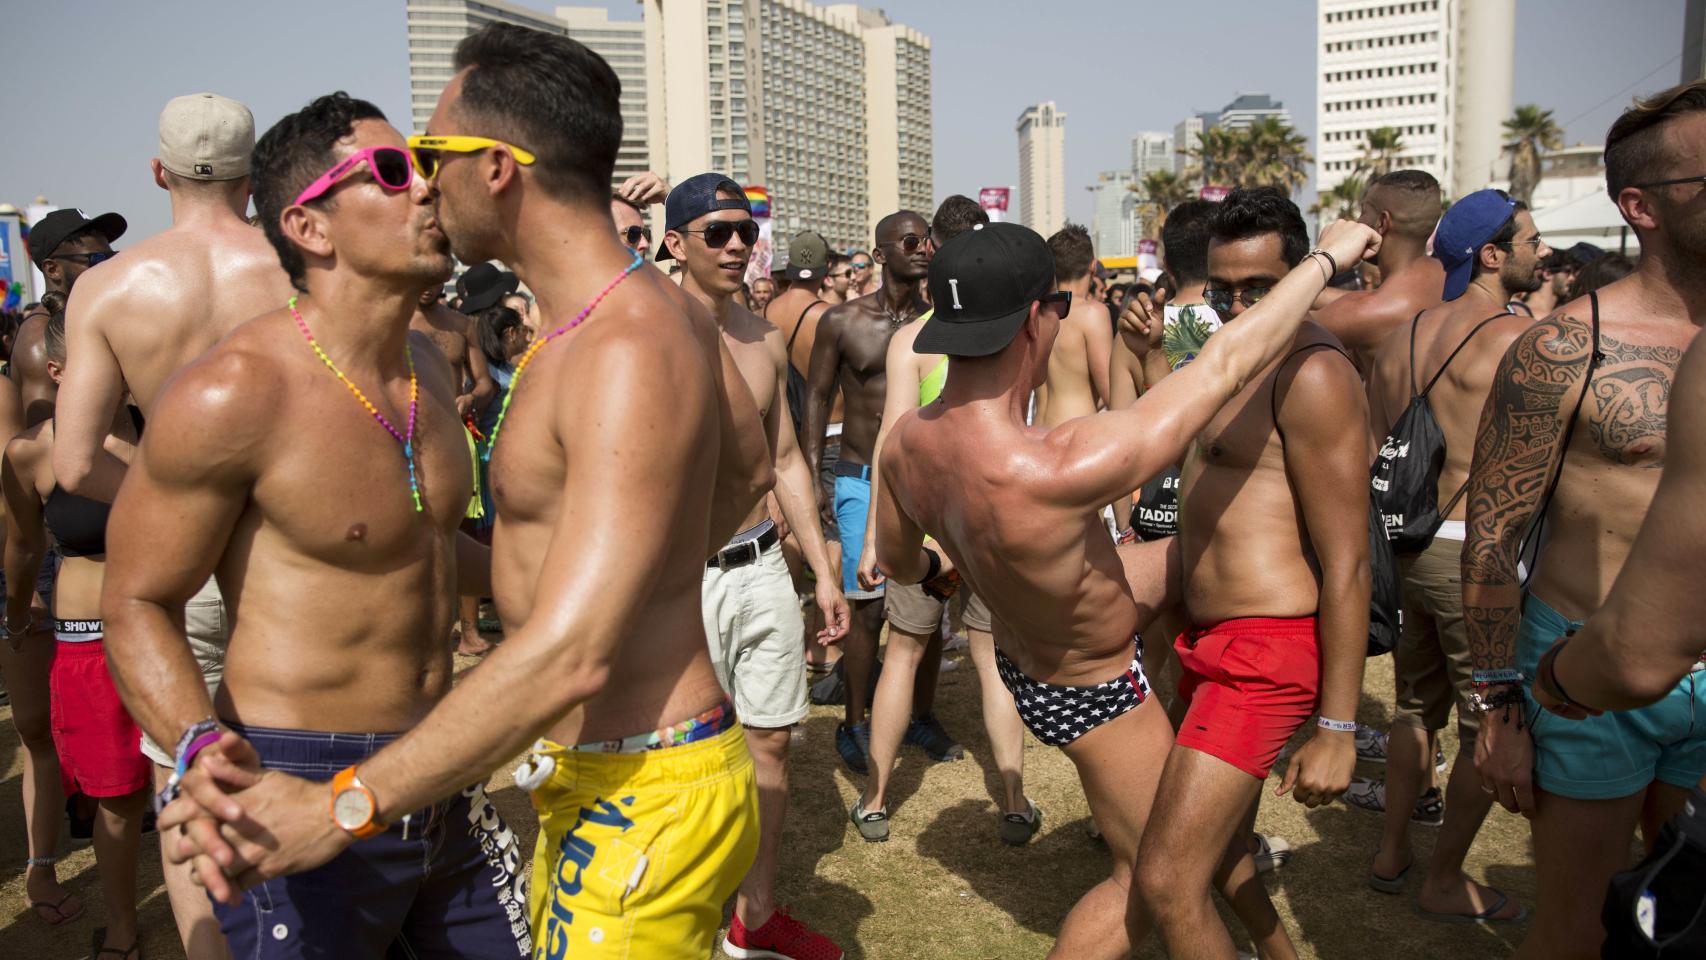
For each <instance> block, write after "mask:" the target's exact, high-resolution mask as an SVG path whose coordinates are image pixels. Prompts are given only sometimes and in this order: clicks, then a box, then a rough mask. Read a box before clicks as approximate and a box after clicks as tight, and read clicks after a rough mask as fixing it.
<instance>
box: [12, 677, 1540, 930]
mask: <svg viewBox="0 0 1706 960" xmlns="http://www.w3.org/2000/svg"><path fill="white" fill-rule="evenodd" d="M958 659H959V660H960V666H959V667H958V669H956V670H954V671H952V672H948V673H944V674H943V675H942V682H941V687H940V692H939V696H938V712H939V714H940V715H941V717H942V720H943V723H944V724H945V725H946V726H947V728H948V729H949V730H950V731H952V732H953V733H955V734H956V735H957V736H958V737H960V738H961V739H962V740H963V741H964V742H965V743H966V746H967V747H968V750H969V753H970V756H969V757H968V759H966V760H962V761H960V762H957V763H947V764H932V763H930V762H929V761H928V760H927V759H925V758H924V757H923V755H922V754H920V753H918V752H917V751H915V750H908V751H905V752H903V754H902V760H901V765H900V771H899V773H898V774H897V776H896V787H895V791H894V794H893V797H894V800H893V801H892V802H891V808H890V809H891V812H892V814H893V817H894V819H893V822H892V827H893V839H892V840H890V841H889V842H888V843H884V844H867V843H864V842H862V841H861V840H860V839H859V837H858V835H857V834H856V833H855V832H854V831H853V830H852V827H851V825H850V824H849V823H848V822H847V817H846V810H847V806H848V804H849V803H851V802H852V798H853V795H854V792H855V789H856V786H857V784H856V781H855V778H852V777H850V775H849V774H848V773H847V772H846V770H845V768H843V767H842V766H841V764H840V762H839V760H838V759H837V758H836V755H835V751H834V730H835V723H836V719H837V716H838V714H839V708H829V707H814V708H813V709H812V715H811V717H810V718H809V719H808V720H807V721H806V722H805V723H804V724H803V725H802V726H801V728H800V730H799V732H798V734H797V736H796V739H795V746H794V761H793V770H792V773H791V775H790V777H789V782H790V791H789V809H788V825H787V832H786V835H785V838H784V842H783V864H782V871H781V879H780V888H779V891H778V893H779V896H780V897H781V898H782V899H783V901H784V902H787V903H791V904H792V906H793V908H794V912H795V913H796V915H798V916H800V917H802V918H803V919H805V920H807V921H808V922H810V923H812V924H813V925H815V926H817V927H818V928H820V929H822V930H823V931H824V932H825V933H827V934H829V935H830V936H832V937H833V938H834V939H835V940H836V941H837V942H839V943H840V944H841V945H842V947H843V948H844V949H845V950H846V951H847V954H848V956H849V957H851V958H861V957H864V958H872V960H878V958H880V960H907V958H931V960H936V958H956V960H959V958H968V960H969V958H1004V960H1005V958H1018V957H1041V956H1043V955H1044V954H1045V953H1046V952H1047V951H1048V948H1049V946H1050V944H1051V943H1052V941H1053V937H1054V933H1055V930H1056V929H1057V927H1058V925H1059V923H1060V920H1061V918H1062V917H1063V916H1064V915H1065V913H1066V911H1067V910H1068V908H1070V907H1071V905H1072V903H1073V902H1074V901H1075V900H1077V899H1078V897H1079V896H1080V895H1081V894H1082V893H1083V892H1084V891H1085V890H1086V889H1088V888H1089V887H1090V886H1092V885H1093V884H1095V883H1096V882H1098V881H1099V880H1100V879H1101V878H1102V877H1104V876H1106V874H1107V870H1108V854H1107V851H1106V848H1104V847H1103V846H1102V845H1101V843H1100V842H1099V841H1096V840H1093V839H1091V838H1090V837H1089V836H1088V834H1087V832H1086V826H1087V823H1088V815H1089V814H1088V810H1087V808H1086V806H1085V803H1084V798H1083V794H1082V793H1081V792H1080V791H1079V788H1078V783H1077V779H1076V776H1075V774H1074V772H1073V770H1072V766H1071V764H1070V763H1068V762H1067V760H1066V759H1065V757H1064V756H1062V755H1061V753H1060V752H1059V751H1057V750H1054V749H1052V748H1048V747H1044V746H1042V745H1041V744H1039V743H1037V742H1036V741H1034V740H1030V739H1028V738H1027V743H1026V749H1025V765H1026V771H1025V772H1026V784H1027V787H1026V789H1027V792H1028V793H1030V795H1031V796H1032V797H1033V798H1035V799H1036V801H1037V802H1038V803H1039V804H1040V805H1041V806H1042V808H1043V809H1044V811H1045V814H1044V815H1045V826H1044V829H1043V832H1042V833H1041V834H1040V835H1039V836H1038V837H1037V838H1036V839H1035V840H1034V841H1033V842H1032V843H1031V845H1030V846H1028V847H1025V848H1022V849H1012V848H1009V847H1006V846H1004V845H1002V844H1001V843H1000V842H999V841H998V840H997V839H996V837H995V808H994V806H993V805H992V804H991V803H990V801H989V799H988V797H989V794H988V789H987V786H986V782H987V779H988V772H987V771H986V770H985V768H984V767H983V766H982V765H981V764H982V763H983V762H985V761H986V760H987V758H988V755H989V753H988V749H987V743H986V741H985V740H984V738H983V732H982V725H981V721H980V719H979V714H978V688H977V683H976V678H975V676H974V673H973V670H972V665H971V662H970V660H968V659H964V658H963V657H960V658H958ZM471 664H472V661H468V660H466V659H465V658H463V662H462V663H461V664H460V665H461V666H463V667H467V666H470V665H471ZM1364 691H1365V696H1364V700H1363V707H1362V712H1361V717H1360V718H1359V719H1361V720H1362V721H1363V722H1365V723H1370V724H1376V725H1384V724H1385V723H1386V720H1387V718H1388V716H1389V712H1390V711H1389V707H1387V706H1386V704H1389V703H1390V701H1391V696H1392V677H1391V661H1390V660H1389V659H1381V660H1375V661H1371V662H1370V664H1369V671H1368V677H1367V680H1366V682H1365V684H1364ZM10 719H11V714H10V711H9V710H7V709H5V708H0V775H3V777H4V779H3V780H0V864H4V867H3V868H0V958H4V960H35V958H56V960H57V958H74V957H83V956H86V955H87V953H88V943H89V935H90V931H91V929H93V928H94V927H96V926H98V925H100V924H101V922H102V921H101V913H102V908H101V904H100V898H99V886H98V878H97V876H96V873H95V863H94V857H93V854H92V852H91V851H90V850H89V848H88V847H86V846H85V847H82V848H80V849H75V850H70V851H68V853H67V856H66V858H65V860H64V861H63V862H62V863H61V865H60V877H61V879H62V880H63V881H64V882H65V883H66V885H67V886H69V887H70V888H71V889H72V890H75V891H77V892H78V893H79V894H81V895H82V896H83V897H84V898H85V899H86V900H87V901H88V911H87V912H86V913H85V914H84V915H83V917H81V918H79V919H78V920H76V921H74V922H72V923H70V924H67V925H66V926H64V927H60V928H50V927H48V926H46V925H45V924H43V923H42V922H41V921H40V920H39V919H37V917H36V915H35V913H34V912H33V911H31V910H29V909H27V908H26V906H25V903H24V884H23V868H22V865H23V861H24V857H25V847H24V828H23V816H22V813H21V810H20V808H19V806H18V797H19V781H20V777H21V771H22V764H21V761H20V758H19V749H18V741H17V736H16V734H15V732H14V731H13V729H12V726H11V722H10ZM1456 746H1457V745H1456V740H1455V736H1454V735H1451V734H1448V740H1447V745H1446V752H1447V755H1448V756H1451V755H1453V754H1455V751H1456ZM509 769H510V768H509V767H506V768H505V769H504V770H502V771H500V772H499V774H498V775H497V776H494V777H493V778H492V781H491V790H492V795H493V798H494V800H495V801H496V803H497V804H498V806H499V809H500V810H501V811H502V812H503V814H504V816H506V817H507V818H509V820H510V822H511V823H512V824H514V825H515V827H516V828H517V830H518V832H519V833H520V834H521V835H522V839H523V840H524V842H526V843H528V844H531V842H532V838H533V833H534V822H533V817H532V813H531V809H530V807H529V806H528V803H527V799H526V797H525V796H524V795H523V794H522V793H521V792H520V791H519V790H517V789H516V788H515V786H514V784H513V783H512V782H511V781H510V779H509ZM1373 772H1375V773H1376V774H1377V773H1378V770H1376V771H1373ZM1277 782H1278V781H1277V776H1276V779H1273V780H1270V781H1269V786H1268V791H1269V795H1268V796H1267V799H1266V800H1265V801H1264V803H1263V805H1262V811H1261V818H1260V821H1259V829H1261V830H1262V831H1264V832H1266V833H1270V834H1276V835H1279V836H1282V837H1285V838H1287V839H1288V840H1290V841H1291V842H1292V844H1293V845H1294V846H1295V847H1296V849H1297V853H1296V856H1295V857H1293V859H1292V861H1291V863H1290V864H1289V865H1287V866H1286V867H1284V868H1283V869H1281V870H1279V871H1278V872H1276V873H1272V874H1269V875H1267V883H1268V889H1269V890H1270V892H1271V893H1272V895H1273V898H1274V902H1275V903H1276V905H1277V906H1278V908H1279V911H1280V916H1281V917H1282V918H1283V920H1284V922H1285V924H1286V927H1287V929H1288V930H1290V931H1291V935H1292V937H1293V939H1294V940H1295V941H1296V943H1297V945H1298V947H1299V948H1300V950H1301V952H1302V954H1303V955H1304V956H1305V957H1322V958H1335V960H1336V958H1356V957H1365V956H1378V957H1381V958H1382V960H1407V958H1438V957H1452V958H1475V957H1499V956H1505V955H1507V954H1508V953H1509V952H1510V951H1511V950H1512V949H1513V948H1514V947H1515V945H1516V943H1517V942H1518V940H1519V939H1520V937H1521V933H1522V929H1521V928H1520V927H1509V926H1506V927H1501V928H1486V927H1480V926H1475V925H1446V924H1439V923H1432V922H1428V921H1425V920H1422V919H1420V918H1418V917H1417V916H1415V914H1414V913H1413V912H1412V908H1411V901H1412V899H1413V895H1414V889H1415V884H1416V883H1417V882H1419V880H1417V879H1412V881H1411V887H1410V896H1409V897H1404V898H1399V897H1389V896H1383V895H1381V894H1378V893H1374V892H1373V891H1370V890H1369V889H1368V888H1367V887H1366V886H1364V884H1363V878H1364V875H1365V873H1366V871H1367V869H1368V857H1369V854H1370V852H1371V851H1372V850H1373V849H1374V846H1375V844H1376V842H1377V840H1378V837H1379V820H1378V818H1376V817H1375V816H1373V815H1370V814H1367V813H1363V812H1361V811H1358V810H1354V809H1350V808H1348V807H1346V806H1344V805H1343V804H1334V805H1332V806H1329V807H1326V808H1322V809H1317V810H1313V811H1311V810H1305V809H1304V808H1303V807H1302V806H1300V805H1298V804H1297V803H1294V802H1293V801H1292V800H1291V799H1289V798H1275V797H1273V796H1271V790H1272V786H1273V785H1274V784H1275V783H1277ZM1414 835H1415V842H1416V854H1417V857H1418V858H1425V857H1426V856H1427V854H1428V852H1429V850H1430V849H1431V847H1432V842H1433V834H1432V831H1430V830H1428V829H1426V828H1417V829H1416V831H1415V832H1414ZM529 849H531V847H530V846H529ZM157 850H158V848H157V847H156V846H154V845H153V843H152V838H151V837H150V838H145V848H144V857H143V867H142V877H141V890H142V896H143V904H142V925H143V929H144V930H145V936H144V945H145V950H146V952H147V955H148V956H149V957H151V958H155V960H164V958H173V957H181V956H182V953H181V951H180V949H179V947H178V943H177V937H176V931H175V929H174V927H173V926H172V919H171V914H170V907H169V906H168V904H167V902H166V894H165V890H164V888H163V887H161V886H160V870H159V864H158V860H157V858H156V856H155V853H157ZM1532 862H1533V861H1532V857H1531V854H1530V848H1529V841H1528V830H1527V827H1526V826H1525V825H1524V824H1523V822H1522V821H1521V819H1520V818H1519V817H1516V816H1514V815H1511V814H1507V813H1505V812H1503V811H1502V810H1499V809H1498V808H1496V807H1495V808H1494V813H1493V815H1492V816H1490V817H1489V818H1488V821H1487V824H1486V826H1484V827H1483V828H1482V830H1481V835H1480V839H1479V841H1478V842H1477V844H1476V846H1475V849H1474V851H1473V854H1472V856H1471V857H1470V861H1469V870H1470V872H1471V874H1473V875H1474V876H1475V877H1476V878H1477V879H1480V880H1482V881H1483V882H1486V883H1491V884H1494V885H1496V886H1499V887H1500V888H1502V889H1504V890H1507V891H1509V892H1510V893H1511V894H1512V895H1513V896H1514V897H1516V898H1517V899H1518V900H1519V901H1521V902H1522V903H1525V904H1529V905H1532V904H1533V902H1534V869H1533V866H1532ZM1417 873H1419V870H1418V871H1417ZM1228 919H1229V920H1230V916H1229V915H1228ZM1235 929H1236V928H1235ZM1138 955H1139V956H1140V957H1162V956H1165V952H1164V951H1163V950H1162V949H1161V948H1160V947H1159V946H1158V945H1157V944H1156V943H1154V942H1153V940H1152V941H1151V943H1150V944H1148V945H1146V946H1145V947H1144V948H1143V949H1142V950H1141V951H1139V954H1138ZM718 956H721V954H720V953H719V954H718Z"/></svg>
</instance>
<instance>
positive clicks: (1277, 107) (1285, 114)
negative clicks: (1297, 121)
mask: <svg viewBox="0 0 1706 960" xmlns="http://www.w3.org/2000/svg"><path fill="white" fill-rule="evenodd" d="M1218 117H1219V119H1218V120H1216V121H1215V123H1216V125H1217V126H1221V127H1226V128H1227V129H1229V130H1242V129H1244V128H1245V127H1248V126H1249V125H1251V124H1253V123H1255V122H1256V121H1258V120H1265V119H1267V118H1268V117H1273V118H1275V119H1277V120H1279V122H1281V123H1283V124H1285V125H1286V126H1290V125H1291V111H1289V110H1287V109H1286V108H1285V104H1283V103H1280V102H1279V101H1278V100H1275V99H1274V98H1273V97H1270V96H1268V95H1267V94H1265V93H1245V92H1242V91H1240V92H1239V94H1238V96H1236V97H1233V98H1232V102H1231V103H1229V104H1227V105H1226V106H1224V107H1221V108H1220V113H1219V114H1218Z"/></svg>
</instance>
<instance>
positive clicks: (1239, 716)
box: [1173, 616, 1321, 780]
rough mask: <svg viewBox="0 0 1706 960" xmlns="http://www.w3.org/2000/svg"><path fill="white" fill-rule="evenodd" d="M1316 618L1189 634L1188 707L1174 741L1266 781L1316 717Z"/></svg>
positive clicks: (1185, 641)
mask: <svg viewBox="0 0 1706 960" xmlns="http://www.w3.org/2000/svg"><path fill="white" fill-rule="evenodd" d="M1316 633H1317V625H1316V619H1315V617H1312V616H1311V617H1294V618H1289V619H1278V618H1271V617H1243V618H1240V619H1237V620H1225V621H1222V622H1220V623H1216V624H1211V625H1209V626H1206V627H1199V628H1195V629H1192V630H1187V631H1185V632H1184V633H1182V634H1180V635H1179V639H1178V640H1177V641H1175V642H1174V644H1173V649H1175V650H1177V651H1178V653H1179V666H1180V668H1181V672H1180V676H1179V695H1180V696H1181V697H1184V698H1185V701H1186V702H1187V703H1189V704H1190V709H1189V710H1188V711H1187V712H1186V713H1185V722H1184V723H1183V724H1182V725H1181V726H1180V727H1179V734H1178V737H1177V738H1176V739H1175V742H1176V743H1178V745H1179V746H1181V747H1190V748H1191V749H1192V750H1200V751H1202V752H1203V753H1206V754H1208V755H1209V756H1211V757H1217V758H1219V759H1221V760H1224V761H1226V762H1227V763H1230V764H1231V765H1233V766H1234V767H1237V768H1238V769H1240V770H1242V771H1244V772H1245V773H1247V774H1249V775H1250V776H1252V777H1255V778H1257V779H1258V780H1261V779H1266V778H1267V776H1268V771H1269V770H1271V769H1273V765H1274V761H1275V760H1277V759H1278V758H1279V753H1280V749H1281V748H1283V747H1284V746H1285V742H1286V741H1287V740H1290V739H1291V735H1292V734H1294V733H1296V732H1297V728H1298V727H1299V726H1302V724H1303V722H1304V721H1305V720H1308V719H1309V717H1310V715H1312V714H1313V713H1314V712H1315V709H1316V706H1317V703H1318V702H1319V698H1320V693H1321V644H1320V640H1319V638H1318V637H1317V635H1316Z"/></svg>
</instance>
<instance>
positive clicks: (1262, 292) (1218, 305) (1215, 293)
mask: <svg viewBox="0 0 1706 960" xmlns="http://www.w3.org/2000/svg"><path fill="white" fill-rule="evenodd" d="M1272 289H1273V287H1245V288H1244V289H1242V290H1239V291H1238V292H1237V294H1236V296H1234V294H1233V292H1232V291H1231V290H1226V289H1217V288H1213V287H1211V288H1209V289H1207V290H1204V291H1203V292H1202V299H1203V302H1204V303H1206V304H1208V305H1209V306H1210V307H1212V308H1213V309H1214V312H1215V313H1226V312H1227V311H1229V310H1231V309H1232V301H1233V300H1234V299H1236V300H1237V301H1238V302H1239V303H1242V304H1243V305H1244V306H1246V307H1253V306H1255V305H1256V304H1257V303H1258V302H1260V301H1261V299H1262V298H1263V297H1265V296H1267V295H1268V291H1270V290H1272Z"/></svg>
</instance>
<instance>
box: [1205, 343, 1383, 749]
mask: <svg viewBox="0 0 1706 960" xmlns="http://www.w3.org/2000/svg"><path fill="white" fill-rule="evenodd" d="M1288 366H1290V367H1291V368H1292V369H1294V370H1295V373H1294V374H1293V375H1292V377H1291V382H1290V385H1289V387H1288V386H1286V385H1285V381H1284V380H1283V379H1282V380H1281V390H1280V397H1281V399H1280V403H1279V421H1280V427H1281V429H1282V430H1283V431H1284V435H1285V465H1286V475H1287V476H1288V477H1289V478H1290V479H1291V484H1292V488H1293V489H1294V490H1295V491H1296V493H1297V502H1298V506H1299V508H1300V509H1301V510H1302V513H1303V525H1304V529H1305V530H1306V531H1307V532H1308V534H1309V543H1310V545H1311V546H1312V547H1313V548H1314V551H1315V558H1316V560H1317V562H1319V564H1320V566H1321V598H1320V603H1319V608H1318V609H1319V611H1320V613H1319V616H1320V631H1321V715H1322V716H1324V717H1331V718H1332V719H1335V720H1354V719H1356V713H1357V705H1358V703H1359V702H1360V700H1361V697H1362V671H1363V663H1364V661H1365V659H1366V657H1367V647H1368V604H1369V592H1370V579H1369V577H1370V574H1369V560H1368V464H1369V459H1370V457H1369V452H1368V440H1367V438H1368V409H1367V407H1366V406H1365V405H1364V404H1363V399H1362V383H1361V380H1360V379H1359V378H1358V377H1357V373H1356V369H1355V368H1354V367H1353V366H1352V365H1351V363H1350V361H1348V360H1346V359H1345V358H1344V357H1342V356H1340V355H1339V354H1338V353H1336V352H1335V351H1332V350H1327V349H1320V350H1313V351H1310V352H1309V353H1306V354H1304V355H1303V356H1302V357H1300V358H1298V359H1297V360H1295V361H1293V363H1292V364H1290V365H1288ZM1187 369H1188V368H1187ZM1280 376H1281V377H1282V378H1283V377H1284V376H1285V371H1284V370H1282V371H1281V373H1280Z"/></svg>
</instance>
